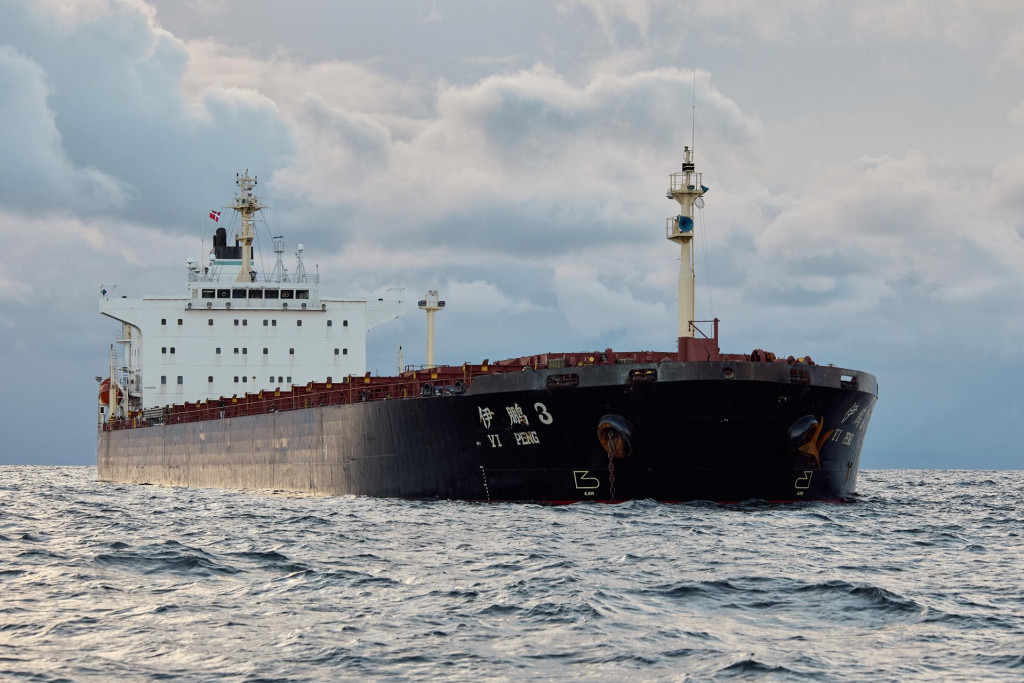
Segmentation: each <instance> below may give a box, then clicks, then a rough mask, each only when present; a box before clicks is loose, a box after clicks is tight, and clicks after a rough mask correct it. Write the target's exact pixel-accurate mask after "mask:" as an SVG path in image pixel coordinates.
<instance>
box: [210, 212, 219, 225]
mask: <svg viewBox="0 0 1024 683" xmlns="http://www.w3.org/2000/svg"><path fill="white" fill-rule="evenodd" d="M210 218H211V219H213V222H214V223H220V211H211V212H210Z"/></svg>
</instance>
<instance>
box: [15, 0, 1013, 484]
mask: <svg viewBox="0 0 1024 683" xmlns="http://www.w3.org/2000/svg"><path fill="white" fill-rule="evenodd" d="M694 65H696V73H694ZM693 109H695V110H696V121H695V125H694V122H693V121H692V119H691V112H692V111H693ZM0 123H2V125H0V236H2V238H3V243H2V248H0V340H2V343H0V368H2V372H3V375H4V379H5V385H6V387H5V390H4V392H3V394H2V399H0V430H2V434H3V439H2V440H0V463H46V464H62V463H68V464H88V463H92V462H94V461H95V413H94V405H95V394H96V383H95V381H94V380H93V377H94V376H95V375H100V374H104V373H105V367H106V354H107V348H108V346H109V343H110V341H111V340H112V339H113V337H114V335H115V334H116V333H117V331H118V326H117V325H116V323H113V322H112V321H110V320H108V319H106V318H103V317H101V316H100V315H99V314H98V313H97V306H98V302H97V299H98V295H97V290H98V287H99V284H100V283H101V282H102V283H115V282H116V283H118V290H117V292H118V294H125V295H128V296H138V295H143V294H169V293H177V292H182V291H183V289H184V278H185V268H184V262H185V259H186V258H188V257H189V256H197V257H198V256H199V255H200V238H201V236H202V234H203V231H204V230H205V231H207V233H208V231H209V229H210V223H209V220H208V219H207V218H206V214H207V212H208V211H209V210H210V209H212V208H215V207H220V206H223V205H224V204H225V203H227V202H228V201H229V200H230V197H231V195H232V193H233V191H234V189H235V188H234V185H233V180H234V173H235V172H236V171H240V170H243V169H245V168H248V169H249V170H250V171H252V172H254V173H257V174H258V175H259V177H260V181H261V182H260V188H261V189H262V190H263V192H262V196H263V198H264V199H265V201H266V202H267V203H268V204H269V205H270V206H271V207H272V210H271V211H270V216H269V220H270V224H271V225H272V226H274V227H275V228H276V229H277V230H279V231H281V232H284V233H285V234H286V236H287V237H288V238H289V239H290V240H291V242H290V244H291V245H292V246H293V247H294V245H295V244H297V243H298V242H302V243H304V245H305V249H306V257H307V265H309V266H312V265H317V266H318V267H319V271H320V273H321V275H322V278H323V282H324V285H323V290H324V292H325V294H328V295H332V294H333V295H338V296H356V295H360V296H363V295H376V294H377V293H379V292H381V291H383V290H384V289H385V288H388V287H405V288H406V293H407V298H409V299H412V300H415V299H417V298H419V296H421V295H422V294H423V293H425V291H426V290H427V289H431V288H436V289H439V290H440V291H441V295H442V298H444V299H445V300H446V301H447V302H448V308H447V309H446V310H445V311H444V312H443V313H441V314H440V315H439V316H438V318H437V340H438V359H439V360H440V361H442V362H452V363H461V362H462V361H464V360H472V361H476V362H479V361H480V360H482V359H483V358H491V359H497V358H503V357H509V356H518V355H525V354H530V353H538V352H544V351H547V350H552V351H554V350H574V349H593V348H605V347H608V346H611V347H613V348H621V349H627V348H630V349H637V348H644V349H648V348H672V346H673V343H674V336H675V330H676V320H675V317H676V313H675V311H676V304H675V280H676V274H677V272H678V270H677V269H678V265H679V263H678V260H677V256H678V252H677V250H676V248H675V247H674V246H673V245H672V244H671V243H669V242H668V241H667V240H665V238H664V219H665V218H666V217H667V216H669V215H672V214H674V213H675V212H676V205H675V204H674V203H673V202H670V201H668V200H666V199H665V196H664V192H665V187H666V186H667V174H669V173H671V172H672V171H674V170H677V168H678V164H679V162H680V160H681V153H682V148H683V145H684V144H690V142H691V130H693V129H695V131H696V138H695V149H696V151H697V162H698V166H699V169H700V170H703V171H704V173H705V175H704V180H705V184H706V185H709V186H710V187H711V191H710V192H709V194H708V196H707V197H706V203H707V204H706V208H705V210H704V224H703V225H701V226H700V227H701V229H702V233H703V240H704V241H703V242H699V243H698V249H699V253H700V259H699V266H700V267H699V269H698V279H699V282H698V292H697V306H698V317H700V318H704V317H711V316H712V315H715V316H718V317H720V318H721V319H722V321H723V322H722V345H723V349H724V350H726V351H730V352H737V353H739V352H749V351H750V350H751V349H754V348H767V349H770V350H773V351H775V352H776V353H779V354H781V355H789V354H794V355H807V354H809V355H811V356H812V357H814V358H815V359H816V360H817V361H819V362H831V363H835V364H837V365H841V366H844V367H851V368H856V369H861V370H867V371H870V372H873V373H875V374H876V375H877V376H878V378H879V383H880V403H879V406H878V408H877V409H876V411H875V416H874V419H873V422H872V429H871V433H870V435H869V438H868V441H867V444H866V450H865V453H864V460H863V465H864V466H865V467H993V468H995V467H1014V468H1019V467H1021V466H1024V449H1022V447H1021V445H1020V444H1021V429H1022V427H1021V425H1022V424H1024V409H1022V405H1024V398H1022V393H1021V390H1020V387H1021V384H1022V383H1024V6H1022V5H1021V4H1020V3H1019V2H1017V1H1016V0H974V1H971V2H968V1H954V0H949V1H943V0H878V1H875V0H862V1H861V2H857V3H823V2H820V1H818V0H777V1H776V2H772V3H764V2H760V1H756V0H750V1H746V0H713V1H708V2H681V1H679V0H675V1H662V0H550V1H548V2H539V1H534V0H487V1H478V2H470V1H468V0H467V1H462V2H454V1H449V0H433V1H431V0H403V1H398V0H376V1H375V2H346V3H339V2H329V1H327V0H292V1H291V2H288V3H283V2H276V1H274V0H246V1H245V2H242V1H238V0H154V1H151V2H143V0H0ZM267 251H268V253H269V250H267ZM268 265H269V264H268ZM705 266H707V267H705ZM424 338H425V331H424V319H423V316H422V313H420V312H419V311H416V310H415V308H414V307H410V309H409V311H408V313H407V315H406V317H405V318H403V319H402V320H400V321H398V322H396V323H392V324H389V325H387V326H385V327H381V328H378V329H377V330H375V331H374V332H373V333H372V334H371V336H370V340H369V349H368V350H369V358H370V369H375V370H379V371H380V372H382V373H387V372H390V371H391V370H392V368H393V367H394V355H395V349H396V348H397V346H398V345H400V344H401V345H402V346H403V348H404V353H405V361H406V362H410V363H415V362H422V361H423V356H424V355H425V351H424Z"/></svg>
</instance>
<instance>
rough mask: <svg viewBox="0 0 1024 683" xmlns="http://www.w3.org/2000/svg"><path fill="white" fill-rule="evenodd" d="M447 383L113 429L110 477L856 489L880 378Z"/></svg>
mask: <svg viewBox="0 0 1024 683" xmlns="http://www.w3.org/2000/svg"><path fill="white" fill-rule="evenodd" d="M449 389H450V388H447V387H446V388H444V390H443V391H438V392H437V393H438V394H439V395H430V396H418V397H415V398H401V399H393V400H377V401H368V402H364V403H352V404H347V405H330V406H321V407H316V406H314V407H309V408H303V409H300V410H293V411H287V412H278V413H269V414H262V415H248V416H244V417H232V418H225V419H214V420H203V421H198V422H191V423H186V424H164V425H155V426H148V427H140V428H135V429H124V430H113V431H101V432H100V435H99V449H98V474H99V478H100V479H101V480H106V481H118V482H131V483H151V484H164V485H182V486H213V487H232V488H248V489H270V490H287V491H297V492H303V493H309V494H313V495H345V494H355V495H367V496H384V497H399V498H407V499H459V500H473V501H522V502H540V503H572V502H578V501H600V502H620V501H625V500H633V499H653V500H658V501H691V500H711V501H720V502H731V501H740V500H748V499H763V500H767V501H799V500H830V501H842V500H846V499H848V498H850V497H851V496H852V495H853V494H854V492H855V490H856V483H857V472H858V468H859V462H860V453H861V448H862V445H863V440H864V436H865V434H866V430H867V425H868V421H869V419H870V416H871V411H872V409H873V407H874V404H875V400H876V398H877V385H876V382H875V378H874V377H873V376H871V375H869V374H867V373H861V372H853V371H849V370H843V369H840V368H834V367H822V366H801V367H800V368H794V367H793V366H787V365H786V364H784V363H757V362H732V363H730V362H665V363H660V364H652V365H649V366H646V365H644V366H637V365H607V366H592V367H582V368H573V369H571V370H539V371H529V370H527V371H523V372H515V373H506V374H502V375H493V376H486V377H479V378H476V379H475V380H474V381H473V383H472V384H471V386H469V387H468V389H465V390H463V389H462V387H461V386H460V387H457V388H456V389H455V391H457V392H461V393H453V392H452V391H450V390H449Z"/></svg>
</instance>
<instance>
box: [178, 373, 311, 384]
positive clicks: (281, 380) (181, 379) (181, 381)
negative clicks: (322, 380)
mask: <svg viewBox="0 0 1024 683" xmlns="http://www.w3.org/2000/svg"><path fill="white" fill-rule="evenodd" d="M206 381H207V382H209V383H211V384H212V383H213V375H210V376H208V377H207V378H206ZM248 381H249V378H248V377H245V376H243V377H242V382H248ZM252 381H253V382H255V381H256V378H255V377H253V378H252ZM273 381H274V376H273V375H271V376H270V382H273ZM285 381H287V382H288V384H291V383H292V378H291V377H288V378H287V380H286V379H285V378H284V377H278V378H277V382H278V384H284V383H285ZM330 382H331V378H330V377H328V378H327V383H328V384H330ZM184 383H185V379H184V377H182V376H181V375H178V384H184ZM235 383H236V384H237V383H238V376H237V375H236V376H235ZM160 384H167V375H160Z"/></svg>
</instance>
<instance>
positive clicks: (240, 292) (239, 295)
mask: <svg viewBox="0 0 1024 683" xmlns="http://www.w3.org/2000/svg"><path fill="white" fill-rule="evenodd" d="M231 298H232V299H244V298H245V290H244V289H232V290H231Z"/></svg>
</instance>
